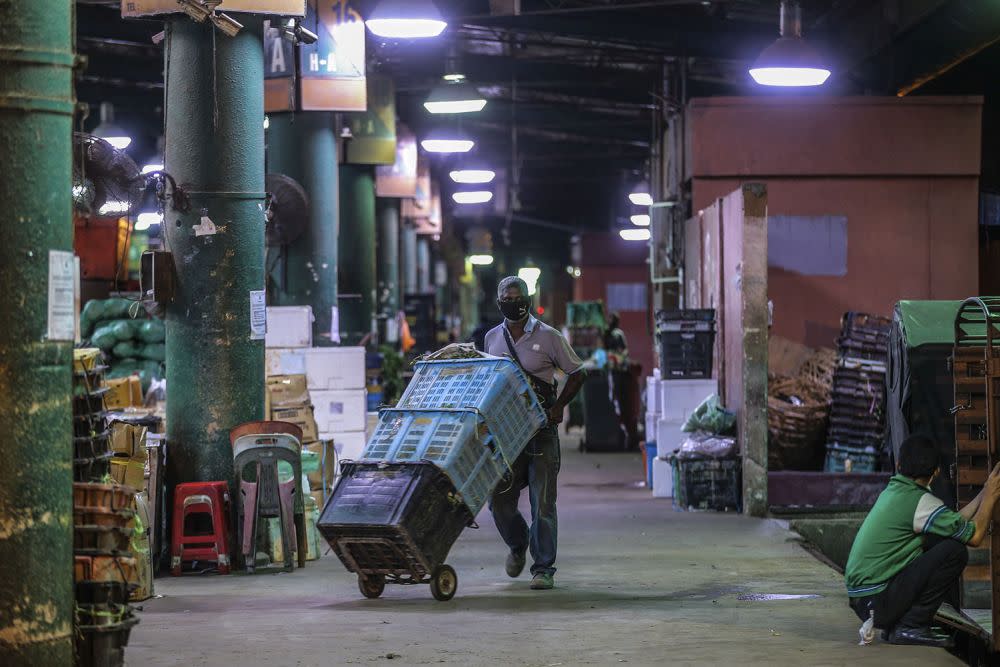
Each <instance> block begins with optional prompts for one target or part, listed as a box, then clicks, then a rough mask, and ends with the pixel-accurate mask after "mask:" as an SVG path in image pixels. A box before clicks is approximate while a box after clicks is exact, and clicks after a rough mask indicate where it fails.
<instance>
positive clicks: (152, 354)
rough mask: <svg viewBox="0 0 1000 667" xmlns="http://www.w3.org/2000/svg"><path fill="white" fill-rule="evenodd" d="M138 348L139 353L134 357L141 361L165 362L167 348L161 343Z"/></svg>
mask: <svg viewBox="0 0 1000 667" xmlns="http://www.w3.org/2000/svg"><path fill="white" fill-rule="evenodd" d="M138 348H139V353H138V354H137V355H136V356H138V357H140V358H142V359H149V360H151V361H166V360H167V346H166V345H164V344H163V343H148V344H146V345H140V346H138Z"/></svg>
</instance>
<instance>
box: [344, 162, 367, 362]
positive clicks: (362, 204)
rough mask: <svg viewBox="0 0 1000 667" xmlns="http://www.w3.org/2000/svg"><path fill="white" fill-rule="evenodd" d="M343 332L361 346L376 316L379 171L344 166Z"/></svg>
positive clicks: (349, 341) (348, 341) (347, 342)
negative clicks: (376, 210)
mask: <svg viewBox="0 0 1000 667" xmlns="http://www.w3.org/2000/svg"><path fill="white" fill-rule="evenodd" d="M340 222H341V225H340V230H341V231H340V238H339V254H340V263H339V273H340V277H339V283H340V294H341V299H340V332H341V338H342V339H343V343H344V344H345V345H357V344H358V343H359V342H360V341H361V339H362V338H364V337H365V335H367V334H368V333H369V332H370V331H371V330H372V317H373V316H374V315H375V169H374V168H373V167H369V166H365V165H356V164H344V165H341V166H340Z"/></svg>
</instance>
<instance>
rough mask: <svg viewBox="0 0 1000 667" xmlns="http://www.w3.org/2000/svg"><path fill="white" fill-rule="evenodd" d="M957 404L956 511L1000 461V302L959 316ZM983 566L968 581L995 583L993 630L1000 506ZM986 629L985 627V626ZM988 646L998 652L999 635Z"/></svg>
mask: <svg viewBox="0 0 1000 667" xmlns="http://www.w3.org/2000/svg"><path fill="white" fill-rule="evenodd" d="M952 375H953V381H954V392H955V403H954V407H953V408H952V411H953V412H954V414H955V468H954V471H953V479H954V481H955V496H956V498H957V501H958V507H959V508H962V507H964V506H965V505H967V504H968V503H969V502H971V501H972V500H973V499H974V498H975V497H976V495H977V494H978V493H979V491H980V489H981V488H982V486H983V484H984V483H985V482H986V477H987V476H988V475H989V471H990V470H991V469H992V468H993V466H994V465H995V464H996V463H997V462H998V461H1000V298H995V297H981V298H972V299H967V300H966V301H965V302H964V303H963V304H962V306H961V308H959V311H958V314H957V315H956V317H955V351H954V356H953V357H952ZM993 524H994V528H993V530H992V535H991V538H990V544H989V547H988V548H989V557H988V558H987V559H985V563H983V562H979V563H973V564H970V565H969V566H968V567H967V568H966V570H965V572H964V573H963V575H962V576H963V579H965V580H966V581H982V582H991V589H992V608H991V612H990V618H991V621H990V623H989V628H990V630H992V628H993V627H994V626H996V625H997V622H998V621H1000V507H998V508H997V510H996V511H995V512H994V518H993ZM983 625H986V623H985V622H984V623H983ZM990 644H991V647H992V650H993V651H994V652H998V651H1000V636H998V635H996V634H992V633H991V636H990Z"/></svg>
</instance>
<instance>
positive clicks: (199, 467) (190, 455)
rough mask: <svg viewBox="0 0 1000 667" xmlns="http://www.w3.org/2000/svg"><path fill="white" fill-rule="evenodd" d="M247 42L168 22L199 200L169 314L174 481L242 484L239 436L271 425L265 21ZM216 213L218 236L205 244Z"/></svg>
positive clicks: (246, 21) (171, 240)
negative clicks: (238, 431)
mask: <svg viewBox="0 0 1000 667" xmlns="http://www.w3.org/2000/svg"><path fill="white" fill-rule="evenodd" d="M237 20H238V21H239V22H240V23H242V24H243V25H244V26H245V27H244V28H243V30H241V31H240V33H239V34H238V35H237V36H236V37H226V36H225V35H223V34H221V33H217V32H215V31H214V30H213V28H212V25H211V24H210V23H204V24H199V23H194V22H192V21H190V20H188V19H187V18H185V17H183V16H178V17H173V18H170V19H169V20H168V21H167V25H166V73H167V95H166V97H167V101H166V108H165V112H166V124H167V131H166V163H165V168H166V171H167V172H168V173H170V174H171V175H172V176H173V177H174V178H175V179H176V180H177V183H178V185H180V186H181V187H183V188H184V189H185V191H186V192H187V194H188V196H189V197H190V199H191V210H190V211H189V212H188V213H183V214H182V213H178V212H177V211H174V210H172V209H170V208H169V207H168V210H167V212H166V217H165V219H164V231H165V234H166V242H167V248H169V250H170V251H171V252H172V253H173V257H174V264H175V266H176V274H177V294H176V296H175V298H174V302H173V303H171V304H170V305H169V306H168V308H167V315H166V324H167V387H168V390H167V443H168V448H169V449H168V450H167V451H168V452H169V455H168V456H167V473H168V475H169V479H170V483H171V484H179V483H182V482H191V481H206V480H230V479H231V478H232V477H233V454H232V448H231V446H230V444H229V431H230V430H231V429H232V428H234V427H235V426H238V425H239V424H242V423H244V422H248V421H255V420H259V419H262V418H263V416H264V341H263V339H262V338H259V339H258V337H257V336H256V335H254V334H252V333H251V323H250V310H251V309H250V303H251V292H254V291H258V290H260V291H263V290H264V211H263V206H264V199H265V197H264V54H263V48H264V47H263V44H264V42H263V39H262V33H261V30H262V22H261V19H260V18H259V17H254V16H251V15H247V14H241V15H239V16H238V18H237ZM202 216H207V217H208V218H209V219H211V222H212V223H213V224H214V225H215V233H214V234H208V235H201V236H198V235H196V234H195V230H194V227H195V226H196V225H199V224H200V223H201V222H202V221H203V217H202Z"/></svg>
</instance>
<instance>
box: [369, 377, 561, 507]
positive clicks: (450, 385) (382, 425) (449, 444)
mask: <svg viewBox="0 0 1000 667" xmlns="http://www.w3.org/2000/svg"><path fill="white" fill-rule="evenodd" d="M545 421H546V417H545V411H544V410H542V407H541V405H540V404H539V403H538V400H537V398H536V397H535V394H534V392H532V391H531V388H530V386H529V385H528V381H527V379H526V378H525V377H524V374H523V373H522V372H521V370H520V369H519V368H518V367H517V365H516V364H515V363H514V362H512V361H510V360H509V359H461V360H457V361H425V362H421V363H418V364H417V368H416V372H415V374H414V377H413V380H412V381H411V382H410V384H409V386H408V387H407V389H406V391H405V392H404V393H403V396H402V397H401V398H400V399H399V403H398V405H397V407H396V408H393V409H391V410H383V411H382V416H381V419H380V420H379V425H378V427H377V428H376V429H375V433H373V434H372V437H371V438H370V439H369V441H368V444H367V446H366V447H365V451H364V454H363V455H362V457H361V458H362V460H363V461H390V462H393V463H402V462H419V461H429V462H431V463H433V464H435V465H436V466H437V467H438V468H440V469H441V470H442V471H443V472H444V473H445V474H446V475H447V476H448V478H449V479H450V480H451V482H452V483H453V484H454V485H455V489H456V491H457V492H458V493H459V494H460V495H461V497H462V500H463V502H464V503H465V504H466V505H467V506H468V508H469V510H470V511H471V512H472V513H473V514H476V513H477V512H479V510H480V509H482V507H483V505H485V504H486V501H487V500H488V499H489V496H490V494H491V493H492V492H493V489H494V488H495V487H496V485H497V484H498V483H499V482H500V480H501V478H502V477H503V476H504V474H505V472H506V471H507V469H508V468H509V467H510V466H511V465H513V463H514V460H515V459H516V458H517V457H518V456H519V455H520V453H521V452H522V451H523V450H524V447H525V445H527V444H528V441H529V440H530V439H531V437H532V436H533V435H534V434H535V432H536V431H537V430H538V429H539V428H541V427H542V426H543V425H544V424H545Z"/></svg>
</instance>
